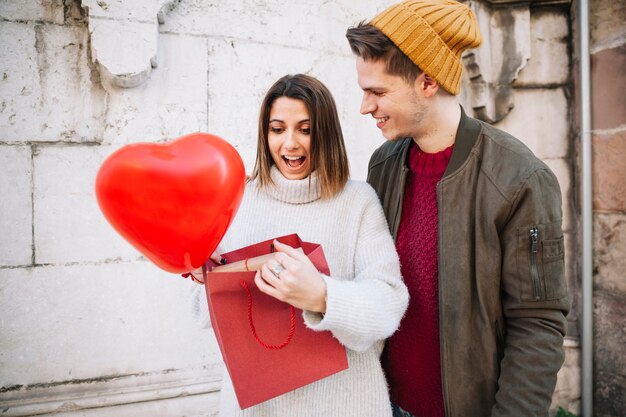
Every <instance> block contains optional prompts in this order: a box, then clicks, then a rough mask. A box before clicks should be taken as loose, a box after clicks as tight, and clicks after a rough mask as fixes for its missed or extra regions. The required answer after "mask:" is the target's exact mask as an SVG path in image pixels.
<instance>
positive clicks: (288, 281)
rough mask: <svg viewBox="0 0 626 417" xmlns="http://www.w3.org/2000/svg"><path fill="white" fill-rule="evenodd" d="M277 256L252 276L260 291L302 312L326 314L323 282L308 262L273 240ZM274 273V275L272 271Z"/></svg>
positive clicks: (305, 257)
mask: <svg viewBox="0 0 626 417" xmlns="http://www.w3.org/2000/svg"><path fill="white" fill-rule="evenodd" d="M274 247H275V248H276V250H277V253H276V254H275V255H274V259H273V260H270V261H268V262H267V263H266V264H264V265H263V267H262V268H261V270H260V271H259V272H257V274H256V276H255V277H254V282H255V283H256V285H257V287H258V288H259V290H261V292H263V293H265V294H267V295H270V296H272V297H274V298H276V299H278V300H281V301H284V302H286V303H289V304H291V305H292V306H294V307H297V308H299V309H301V310H308V311H315V312H319V313H325V312H326V282H324V279H323V278H322V276H321V275H320V273H319V272H318V270H317V268H315V266H314V265H313V263H312V262H311V261H310V259H309V258H308V257H307V256H306V255H305V254H304V253H302V252H299V251H297V250H296V249H294V248H292V247H291V246H289V245H285V244H282V243H280V242H279V241H277V240H274ZM274 271H276V272H274Z"/></svg>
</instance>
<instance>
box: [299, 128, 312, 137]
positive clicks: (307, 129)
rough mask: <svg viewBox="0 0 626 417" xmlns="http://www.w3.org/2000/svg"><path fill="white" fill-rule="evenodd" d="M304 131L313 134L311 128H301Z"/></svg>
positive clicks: (306, 133)
mask: <svg viewBox="0 0 626 417" xmlns="http://www.w3.org/2000/svg"><path fill="white" fill-rule="evenodd" d="M301 131H302V133H303V134H305V135H310V134H311V128H308V127H307V128H303V129H301Z"/></svg>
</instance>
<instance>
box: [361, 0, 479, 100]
mask: <svg viewBox="0 0 626 417" xmlns="http://www.w3.org/2000/svg"><path fill="white" fill-rule="evenodd" d="M370 24H371V25H373V26H375V27H377V28H378V29H380V30H381V31H382V32H383V33H384V34H385V35H386V36H387V37H388V38H389V39H391V41H392V42H393V43H394V44H395V45H396V46H397V47H398V48H399V49H400V50H401V51H402V52H404V54H405V55H406V56H407V57H409V59H411V61H413V63H414V64H415V65H417V66H418V67H419V68H420V69H421V70H422V71H424V72H425V73H426V74H428V75H430V76H431V77H433V78H434V79H435V80H436V81H437V82H438V83H439V84H440V85H441V86H442V87H443V88H444V89H445V90H446V91H448V92H449V93H451V94H455V95H456V94H459V92H460V91H461V73H462V71H463V66H462V65H461V54H462V53H463V51H464V50H465V49H468V48H476V47H478V46H479V45H480V43H481V42H482V37H481V34H480V29H479V27H478V22H477V20H476V16H475V15H474V13H473V12H472V11H471V9H470V8H469V7H467V6H466V5H465V4H462V3H459V2H456V1H453V0H412V1H404V2H402V3H398V4H395V5H393V6H391V7H389V8H387V9H386V10H384V11H383V12H381V13H380V14H378V15H377V16H376V17H374V18H373V19H372V21H371V22H370Z"/></svg>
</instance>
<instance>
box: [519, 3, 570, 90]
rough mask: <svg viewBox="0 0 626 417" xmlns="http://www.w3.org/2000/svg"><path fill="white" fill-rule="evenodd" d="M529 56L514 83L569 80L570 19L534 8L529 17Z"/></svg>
mask: <svg viewBox="0 0 626 417" xmlns="http://www.w3.org/2000/svg"><path fill="white" fill-rule="evenodd" d="M530 33H531V42H530V59H529V60H528V63H527V64H526V66H525V67H524V68H523V69H522V70H521V71H520V73H519V77H518V78H517V80H516V81H515V83H514V85H515V86H525V85H530V86H536V85H550V84H565V83H567V82H568V81H569V78H568V77H569V67H570V65H569V55H568V49H567V48H568V42H569V22H568V19H567V16H566V15H564V14H562V13H557V12H555V11H545V12H537V11H536V12H534V13H532V14H531V21H530Z"/></svg>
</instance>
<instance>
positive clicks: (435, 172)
mask: <svg viewBox="0 0 626 417" xmlns="http://www.w3.org/2000/svg"><path fill="white" fill-rule="evenodd" d="M451 155H452V146H450V147H449V148H447V149H445V150H443V151H441V152H437V153H432V154H431V153H425V152H423V151H422V150H420V148H419V147H418V146H416V145H413V146H412V148H411V152H410V156H409V169H410V171H409V177H408V179H407V183H406V188H405V193H404V194H405V198H404V201H403V204H402V215H401V219H400V227H399V229H398V236H397V239H396V248H397V250H398V255H399V257H400V264H401V265H402V267H401V269H402V276H403V277H404V281H405V283H406V285H407V287H408V289H409V296H410V299H411V301H410V303H409V308H408V309H407V312H406V315H405V317H404V318H403V319H402V322H401V324H400V329H399V330H398V332H396V333H395V334H394V335H393V336H392V337H391V338H390V339H389V340H388V342H387V346H386V348H385V354H384V359H383V363H384V367H385V371H386V373H387V377H388V379H389V385H390V389H391V399H392V401H393V402H394V403H396V404H397V405H399V406H400V407H401V408H402V409H404V410H406V411H408V412H410V413H411V414H413V415H414V416H415V417H443V416H444V415H445V410H444V405H443V396H442V392H441V364H440V349H439V302H438V267H437V234H438V233H437V226H438V219H437V183H438V182H439V180H441V178H442V177H443V174H444V172H445V170H446V167H447V166H448V162H449V161H450V156H451Z"/></svg>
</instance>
